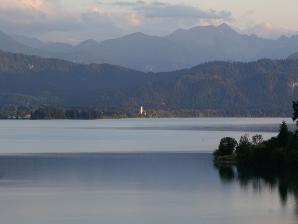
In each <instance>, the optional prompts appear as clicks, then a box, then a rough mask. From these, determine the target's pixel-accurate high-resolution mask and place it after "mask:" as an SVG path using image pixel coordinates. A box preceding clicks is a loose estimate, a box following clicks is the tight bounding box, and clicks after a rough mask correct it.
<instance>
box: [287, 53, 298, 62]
mask: <svg viewBox="0 0 298 224" xmlns="http://www.w3.org/2000/svg"><path fill="white" fill-rule="evenodd" d="M289 59H293V60H298V52H297V53H295V54H292V55H290V56H289Z"/></svg>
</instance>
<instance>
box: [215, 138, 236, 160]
mask: <svg viewBox="0 0 298 224" xmlns="http://www.w3.org/2000/svg"><path fill="white" fill-rule="evenodd" d="M236 146H237V141H236V140H235V139H234V138H231V137H225V138H222V139H221V140H220V144H219V147H218V152H219V154H220V155H224V156H225V155H232V154H233V152H234V151H235V149H236Z"/></svg>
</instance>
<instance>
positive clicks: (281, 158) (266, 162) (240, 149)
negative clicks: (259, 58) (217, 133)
mask: <svg viewBox="0 0 298 224" xmlns="http://www.w3.org/2000/svg"><path fill="white" fill-rule="evenodd" d="M293 110H294V112H293V121H296V122H297V126H298V101H297V102H293ZM214 159H215V163H218V164H220V165H221V164H225V163H227V164H229V163H230V164H236V165H237V167H239V168H240V169H242V170H243V169H244V170H245V169H246V170H250V171H254V172H260V171H261V172H263V171H264V172H268V171H270V172H272V173H273V174H274V173H275V174H279V173H280V172H284V171H286V172H290V173H292V172H294V173H295V171H296V169H297V168H298V129H296V130H295V131H294V132H293V131H290V130H289V129H288V126H287V124H286V122H283V123H282V124H281V125H280V129H279V133H278V135H277V136H276V137H273V138H271V139H269V140H266V141H264V140H263V137H262V136H261V135H255V136H253V137H252V139H251V140H250V139H249V137H248V136H247V135H244V136H242V137H241V138H240V140H239V141H238V142H237V141H236V140H235V139H234V138H231V137H225V138H223V139H221V141H220V144H219V147H218V149H217V150H216V151H215V152H214ZM295 175H296V173H295Z"/></svg>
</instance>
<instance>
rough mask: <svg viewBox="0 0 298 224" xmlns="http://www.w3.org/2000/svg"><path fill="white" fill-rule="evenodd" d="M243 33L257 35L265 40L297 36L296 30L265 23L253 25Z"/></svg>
mask: <svg viewBox="0 0 298 224" xmlns="http://www.w3.org/2000/svg"><path fill="white" fill-rule="evenodd" d="M242 33H245V34H250V35H251V34H256V35H258V36H260V37H264V38H274V39H276V38H279V37H281V36H282V35H287V36H291V35H294V34H297V32H296V31H294V30H289V29H284V28H280V27H276V26H274V24H273V23H272V22H269V21H267V22H264V23H260V24H255V25H251V26H249V27H248V28H246V29H244V30H242Z"/></svg>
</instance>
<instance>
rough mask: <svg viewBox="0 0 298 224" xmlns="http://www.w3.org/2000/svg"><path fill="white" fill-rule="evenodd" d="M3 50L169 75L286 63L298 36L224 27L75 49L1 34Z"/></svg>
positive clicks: (138, 36) (296, 48)
mask: <svg viewBox="0 0 298 224" xmlns="http://www.w3.org/2000/svg"><path fill="white" fill-rule="evenodd" d="M0 50H3V51H8V52H13V53H23V54H30V55H37V56H41V57H46V58H58V59H63V60H68V61H72V62H76V63H85V64H90V63H97V64H101V63H108V64H114V65H119V66H123V67H127V68H131V69H135V70H140V71H145V72H149V71H151V72H167V71H174V70H179V69H183V68H191V67H193V66H195V65H197V64H201V63H205V62H209V61H241V62H249V61H255V60H259V59H262V58H268V59H284V58H287V57H288V56H289V55H291V54H293V53H295V52H298V36H292V37H286V36H282V37H280V38H279V39H277V40H273V39H264V38H260V37H257V36H256V35H244V34H240V33H238V32H236V31H235V30H233V29H232V28H231V27H229V26H228V25H226V24H222V25H220V26H204V27H202V26H198V27H194V28H191V29H180V30H177V31H175V32H173V33H172V34H169V35H167V36H163V37H157V36H150V35H146V34H143V33H134V34H130V35H127V36H124V37H120V38H116V39H111V40H106V41H103V42H97V41H95V40H86V41H83V42H81V43H79V44H78V45H76V46H72V45H69V44H65V43H45V42H42V41H40V40H38V39H35V38H29V37H24V36H9V35H7V34H5V33H3V32H0Z"/></svg>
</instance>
